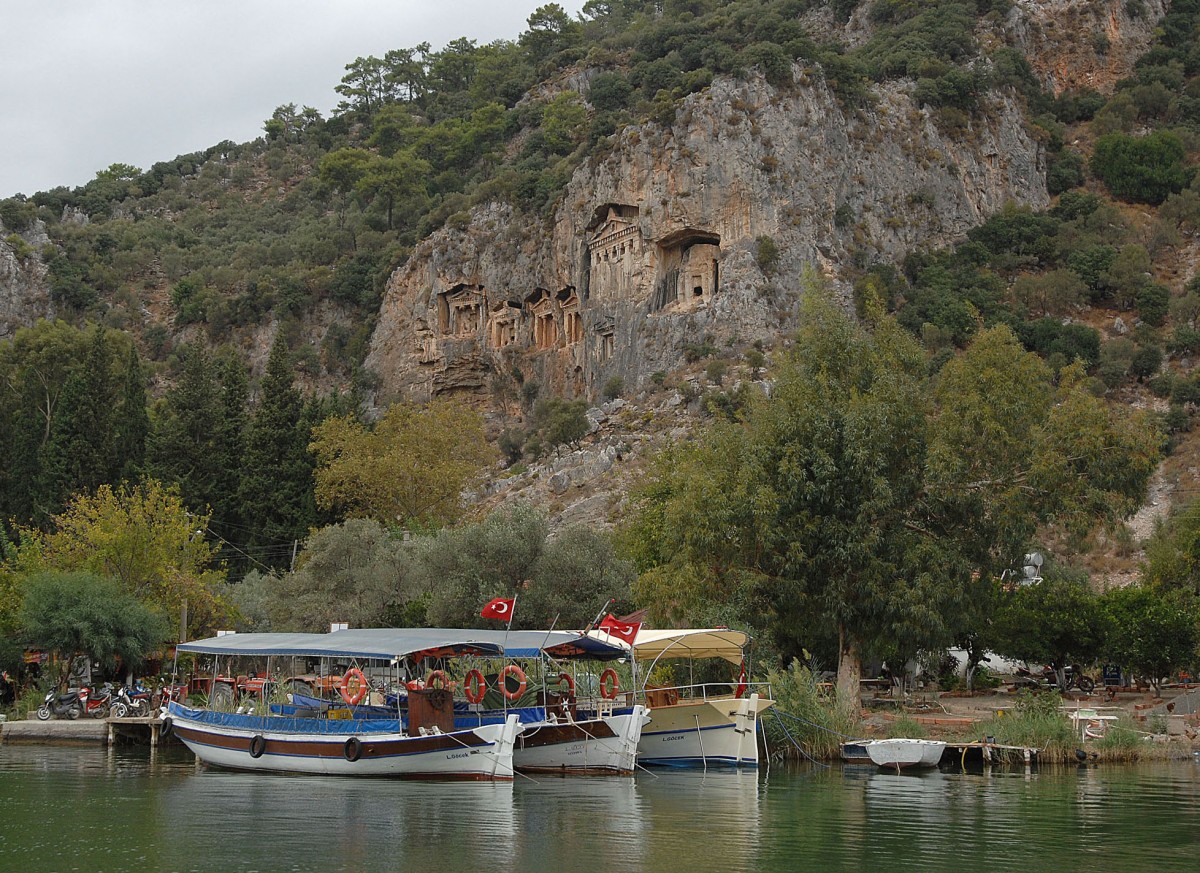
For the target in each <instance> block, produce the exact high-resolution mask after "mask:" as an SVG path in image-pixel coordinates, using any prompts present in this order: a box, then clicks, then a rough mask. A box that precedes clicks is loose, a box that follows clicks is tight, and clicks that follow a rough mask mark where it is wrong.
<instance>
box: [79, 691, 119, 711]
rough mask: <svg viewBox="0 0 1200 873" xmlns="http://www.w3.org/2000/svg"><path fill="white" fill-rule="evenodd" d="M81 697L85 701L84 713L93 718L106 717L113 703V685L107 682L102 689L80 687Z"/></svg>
mask: <svg viewBox="0 0 1200 873" xmlns="http://www.w3.org/2000/svg"><path fill="white" fill-rule="evenodd" d="M79 699H80V701H81V702H82V703H83V714H84V715H88V716H91V717H92V718H105V717H107V716H108V711H109V708H110V706H111V705H112V699H113V696H112V685H110V684H109V683H107V682H106V683H105V684H104V687H103V688H101V689H95V688H88V687H87V686H84V687H83V688H80V689H79Z"/></svg>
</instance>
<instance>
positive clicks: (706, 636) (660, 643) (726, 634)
mask: <svg viewBox="0 0 1200 873" xmlns="http://www.w3.org/2000/svg"><path fill="white" fill-rule="evenodd" d="M591 636H594V637H597V638H598V639H602V640H604V641H606V642H613V643H617V644H618V645H624V643H622V642H621V641H620V640H618V639H617V638H616V637H615V636H612V635H610V634H607V633H605V632H604V631H595V630H594V631H592V632H591ZM749 644H750V637H749V635H747V634H745V633H743V632H742V631H736V630H730V629H729V628H677V629H674V630H647V629H646V628H642V629H641V630H639V631H638V635H637V637H636V639H635V640H634V642H633V653H634V656H635V657H636V658H637V659H638V660H639V661H655V660H658V659H659V658H723V659H724V660H726V661H728V662H729V663H731V664H740V663H741V662H742V652H743V650H744V649H745V648H746V646H748V645H749Z"/></svg>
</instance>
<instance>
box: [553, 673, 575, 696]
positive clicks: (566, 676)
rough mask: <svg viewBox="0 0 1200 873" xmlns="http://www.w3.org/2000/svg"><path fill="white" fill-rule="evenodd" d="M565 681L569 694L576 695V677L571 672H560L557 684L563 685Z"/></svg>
mask: <svg viewBox="0 0 1200 873" xmlns="http://www.w3.org/2000/svg"><path fill="white" fill-rule="evenodd" d="M564 682H566V683H567V696H568V697H574V696H575V677H574V676H572V675H571V674H570V673H559V674H558V682H557V684H558V685H562V684H563V683H564Z"/></svg>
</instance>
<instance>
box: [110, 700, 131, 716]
mask: <svg viewBox="0 0 1200 873" xmlns="http://www.w3.org/2000/svg"><path fill="white" fill-rule="evenodd" d="M108 714H109V715H111V716H112V717H113V718H125V717H126V716H127V715H129V707H128V706H126V705H125V704H124V703H121V702H119V701H118V702H117V703H114V704H113V705H112V709H110V710H109V711H108Z"/></svg>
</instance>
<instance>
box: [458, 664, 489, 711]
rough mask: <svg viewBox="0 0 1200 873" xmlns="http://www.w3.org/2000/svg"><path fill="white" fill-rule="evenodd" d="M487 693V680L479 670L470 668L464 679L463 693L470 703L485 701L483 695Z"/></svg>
mask: <svg viewBox="0 0 1200 873" xmlns="http://www.w3.org/2000/svg"><path fill="white" fill-rule="evenodd" d="M486 693H487V680H485V679H484V678H483V673H481V672H480V671H479V670H468V671H467V675H466V678H465V679H463V694H465V695H466V696H467V702H468V703H483V695H484V694H486Z"/></svg>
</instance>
